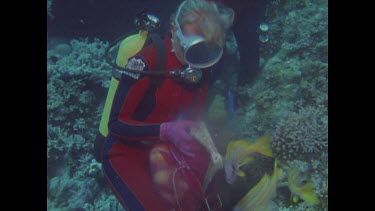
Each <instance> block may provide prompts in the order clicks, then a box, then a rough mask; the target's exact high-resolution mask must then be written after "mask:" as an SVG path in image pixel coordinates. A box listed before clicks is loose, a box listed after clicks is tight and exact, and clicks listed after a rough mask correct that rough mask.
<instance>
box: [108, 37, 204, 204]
mask: <svg viewBox="0 0 375 211" xmlns="http://www.w3.org/2000/svg"><path fill="white" fill-rule="evenodd" d="M164 43H165V46H166V60H167V62H166V71H171V70H175V69H179V68H181V64H180V62H179V61H178V59H177V57H176V56H175V54H174V53H173V52H172V51H171V49H172V47H171V41H170V38H169V37H168V36H166V37H165V39H164ZM156 54H157V50H156V48H155V46H154V45H153V44H150V45H148V46H147V47H145V48H143V49H142V50H141V51H140V52H139V53H138V54H137V55H136V56H134V57H133V58H130V59H129V62H128V64H127V66H126V68H129V69H134V70H142V71H154V70H155V66H156V62H157V61H156V57H157V56H156ZM210 72H211V70H207V71H206V70H205V71H204V74H203V78H202V80H201V82H200V84H199V85H195V86H187V85H186V84H183V83H179V82H177V81H176V80H174V79H173V78H172V77H163V78H162V80H161V81H160V83H159V85H157V86H153V85H152V83H153V82H154V81H153V78H152V76H147V75H139V74H133V73H131V74H127V75H125V74H124V75H123V76H122V78H121V80H120V82H119V85H118V88H117V90H116V94H115V98H114V101H113V105H112V108H111V113H110V120H109V124H108V128H109V137H108V138H107V140H106V142H105V145H104V147H103V151H102V159H103V162H102V163H103V170H104V174H105V177H106V179H107V181H108V182H109V184H110V186H111V188H112V190H113V191H114V193H115V195H116V197H117V198H118V200H119V201H120V202H121V204H122V205H123V207H124V208H125V209H126V210H127V211H141V210H147V211H159V210H160V211H167V210H171V209H172V207H168V205H167V204H165V203H163V201H162V200H160V197H159V196H158V195H157V193H156V192H155V191H154V190H153V184H152V181H151V176H150V169H149V152H150V148H151V146H152V145H154V144H155V143H158V142H159V129H160V124H161V123H163V122H168V121H174V120H177V119H178V118H181V116H183V118H185V119H187V118H186V117H189V119H194V118H196V117H198V114H199V113H200V112H201V110H202V107H203V105H204V103H205V101H206V95H207V91H208V86H209V84H210V75H211V73H210Z"/></svg>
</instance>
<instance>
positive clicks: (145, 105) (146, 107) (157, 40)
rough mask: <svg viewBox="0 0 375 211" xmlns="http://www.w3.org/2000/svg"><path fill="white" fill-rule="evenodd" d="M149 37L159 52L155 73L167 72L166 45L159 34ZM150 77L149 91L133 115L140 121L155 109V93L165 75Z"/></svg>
mask: <svg viewBox="0 0 375 211" xmlns="http://www.w3.org/2000/svg"><path fill="white" fill-rule="evenodd" d="M149 37H150V39H151V40H152V43H153V44H154V45H155V48H156V51H157V55H156V56H157V57H156V58H157V60H156V67H155V71H165V67H166V65H167V53H166V47H165V43H164V41H163V40H162V39H161V37H160V36H159V35H158V34H150V35H149ZM149 77H150V80H151V82H150V83H151V84H150V88H149V89H148V90H147V92H146V94H145V96H144V97H143V99H142V100H141V102H140V103H139V105H138V107H137V108H136V110H135V111H134V114H133V115H132V117H133V118H134V119H135V120H138V121H144V120H145V119H146V118H147V117H148V115H149V114H150V113H151V112H152V110H153V109H154V108H155V103H156V99H155V93H156V90H157V88H158V87H159V86H160V85H161V84H162V82H163V75H160V76H159V75H158V76H156V75H155V76H149Z"/></svg>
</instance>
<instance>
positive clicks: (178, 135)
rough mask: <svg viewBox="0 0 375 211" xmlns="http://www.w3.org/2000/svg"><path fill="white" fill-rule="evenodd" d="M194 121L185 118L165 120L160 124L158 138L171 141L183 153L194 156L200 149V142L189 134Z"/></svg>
mask: <svg viewBox="0 0 375 211" xmlns="http://www.w3.org/2000/svg"><path fill="white" fill-rule="evenodd" d="M195 125H196V123H194V122H192V121H187V120H177V121H174V122H165V123H162V124H161V125H160V140H162V141H170V142H172V143H173V144H174V145H175V146H176V147H177V148H178V149H179V150H180V151H181V152H182V153H183V154H185V155H187V156H191V157H193V156H194V152H195V151H198V150H200V148H201V147H200V144H199V143H198V142H196V141H195V140H194V138H193V137H192V136H191V135H190V129H191V128H192V127H194V126H195Z"/></svg>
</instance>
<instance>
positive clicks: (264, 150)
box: [247, 135, 273, 157]
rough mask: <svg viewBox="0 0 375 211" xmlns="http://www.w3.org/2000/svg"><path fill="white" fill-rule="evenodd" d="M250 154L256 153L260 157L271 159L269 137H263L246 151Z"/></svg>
mask: <svg viewBox="0 0 375 211" xmlns="http://www.w3.org/2000/svg"><path fill="white" fill-rule="evenodd" d="M247 150H249V151H251V152H258V153H260V154H262V155H265V156H268V157H272V156H273V154H272V149H271V138H270V136H269V135H263V136H262V137H260V138H259V139H258V140H257V141H256V142H255V143H253V144H251V145H250V146H249V148H248V149H247Z"/></svg>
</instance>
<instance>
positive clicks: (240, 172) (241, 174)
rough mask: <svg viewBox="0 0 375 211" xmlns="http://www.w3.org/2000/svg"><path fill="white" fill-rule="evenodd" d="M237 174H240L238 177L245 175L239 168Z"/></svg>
mask: <svg viewBox="0 0 375 211" xmlns="http://www.w3.org/2000/svg"><path fill="white" fill-rule="evenodd" d="M237 175H238V176H240V177H244V176H246V174H245V172H243V171H241V170H238V172H237Z"/></svg>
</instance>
